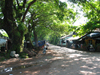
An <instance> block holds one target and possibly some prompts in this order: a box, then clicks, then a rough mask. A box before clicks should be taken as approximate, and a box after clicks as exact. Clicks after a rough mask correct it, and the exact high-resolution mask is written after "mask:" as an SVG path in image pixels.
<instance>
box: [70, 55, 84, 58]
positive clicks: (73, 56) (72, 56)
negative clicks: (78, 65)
mask: <svg viewBox="0 0 100 75" xmlns="http://www.w3.org/2000/svg"><path fill="white" fill-rule="evenodd" d="M80 56H83V55H82V54H69V57H70V58H75V57H80Z"/></svg>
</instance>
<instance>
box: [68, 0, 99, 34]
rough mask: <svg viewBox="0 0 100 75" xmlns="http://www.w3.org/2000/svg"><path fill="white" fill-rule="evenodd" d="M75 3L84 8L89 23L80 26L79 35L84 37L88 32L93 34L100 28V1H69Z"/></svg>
mask: <svg viewBox="0 0 100 75" xmlns="http://www.w3.org/2000/svg"><path fill="white" fill-rule="evenodd" d="M69 1H71V2H73V3H78V5H79V6H82V11H83V12H84V16H85V17H87V18H88V20H89V21H88V22H87V23H86V24H85V25H81V26H79V30H78V31H77V32H78V34H79V35H83V34H85V33H87V32H91V31H93V30H95V29H96V28H100V14H99V13H100V0H69Z"/></svg>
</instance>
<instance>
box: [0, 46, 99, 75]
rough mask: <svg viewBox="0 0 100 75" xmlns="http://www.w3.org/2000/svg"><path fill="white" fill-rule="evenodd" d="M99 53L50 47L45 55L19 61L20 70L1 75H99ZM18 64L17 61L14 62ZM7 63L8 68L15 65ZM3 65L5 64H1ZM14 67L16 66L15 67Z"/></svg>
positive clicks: (40, 54)
mask: <svg viewBox="0 0 100 75" xmlns="http://www.w3.org/2000/svg"><path fill="white" fill-rule="evenodd" d="M99 55H100V53H97V52H86V51H78V50H73V49H69V48H66V47H59V46H54V45H50V47H49V50H47V54H46V55H43V54H42V52H40V53H39V54H38V56H37V57H36V58H30V59H27V60H26V59H25V60H20V63H19V64H20V65H21V66H22V68H21V66H20V65H19V66H20V67H19V66H17V67H19V68H20V69H19V70H18V69H17V70H16V69H15V70H14V71H12V72H7V73H2V75H7V74H14V75H100V72H99V70H100V66H99V65H100V57H99ZM15 62H19V60H17V61H15ZM11 63H12V62H10V61H9V65H8V66H9V67H10V66H14V65H15V64H14V63H12V64H13V65H11ZM1 64H2V65H0V66H3V65H7V63H6V62H5V63H4V62H2V63H1ZM15 67H16V66H15Z"/></svg>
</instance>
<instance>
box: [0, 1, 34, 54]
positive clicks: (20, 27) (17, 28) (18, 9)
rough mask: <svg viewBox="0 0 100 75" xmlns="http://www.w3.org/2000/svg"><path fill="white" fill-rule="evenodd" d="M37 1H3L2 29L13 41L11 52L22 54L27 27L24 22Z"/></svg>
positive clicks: (0, 3)
mask: <svg viewBox="0 0 100 75" xmlns="http://www.w3.org/2000/svg"><path fill="white" fill-rule="evenodd" d="M35 2H36V0H29V1H27V0H10V1H8V0H2V1H0V5H1V15H2V14H3V16H4V17H2V18H0V20H1V23H0V28H3V29H4V30H5V31H6V32H7V33H8V35H9V38H10V39H11V43H12V45H11V48H10V50H9V52H10V51H12V50H13V51H16V52H17V53H19V52H21V51H22V50H23V49H22V48H23V43H24V40H23V39H24V35H25V33H26V30H27V27H26V26H25V25H24V20H25V17H26V14H27V12H28V10H29V8H30V6H31V5H32V4H33V3H35Z"/></svg>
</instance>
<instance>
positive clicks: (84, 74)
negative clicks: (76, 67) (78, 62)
mask: <svg viewBox="0 0 100 75" xmlns="http://www.w3.org/2000/svg"><path fill="white" fill-rule="evenodd" d="M80 73H81V74H83V75H96V73H94V72H91V71H80Z"/></svg>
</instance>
